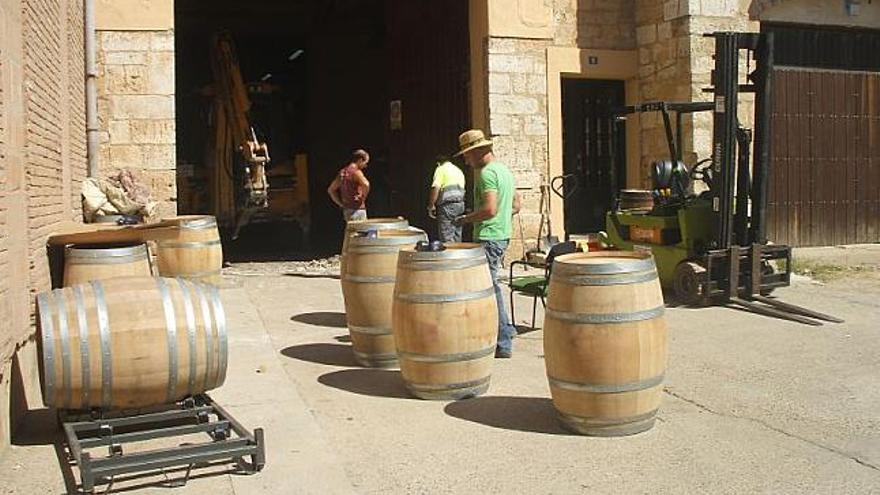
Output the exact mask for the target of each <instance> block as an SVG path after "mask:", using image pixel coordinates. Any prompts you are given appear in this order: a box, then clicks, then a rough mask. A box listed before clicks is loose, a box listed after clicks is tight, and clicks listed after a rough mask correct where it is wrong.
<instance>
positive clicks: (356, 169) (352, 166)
mask: <svg viewBox="0 0 880 495" xmlns="http://www.w3.org/2000/svg"><path fill="white" fill-rule="evenodd" d="M369 163H370V155H369V154H368V153H367V152H366V151H364V150H354V151H353V152H352V153H351V158H350V159H349V160H348V165H346V166H345V167H343V168H342V170H340V171H339V173H338V174H336V178H335V179H333V182H331V183H330V187H328V188H327V194H328V195H330V199H331V200H332V201H333V202H334V203H336V206H338V207H339V208H341V209H342V218H343V219H344V220H345V221H346V222H349V221H353V220H366V219H367V207H366V204H367V195H369V194H370V181H368V180H367V177H366V176H365V175H364V169H365V168H367V165H368V164H369Z"/></svg>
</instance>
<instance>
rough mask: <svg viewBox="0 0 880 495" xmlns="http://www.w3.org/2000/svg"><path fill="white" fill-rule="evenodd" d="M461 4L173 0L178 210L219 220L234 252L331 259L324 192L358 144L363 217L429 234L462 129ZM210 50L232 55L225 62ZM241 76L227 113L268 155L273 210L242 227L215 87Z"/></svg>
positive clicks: (233, 159)
mask: <svg viewBox="0 0 880 495" xmlns="http://www.w3.org/2000/svg"><path fill="white" fill-rule="evenodd" d="M467 4H468V2H467V1H464V0H448V1H447V0H443V1H436V0H333V1H331V0H297V1H282V0H257V1H252V2H237V1H232V0H218V1H213V2H201V1H197V0H178V1H177V2H176V6H175V10H176V12H175V16H176V26H175V29H176V45H177V46H176V49H177V74H176V78H177V95H176V98H177V101H176V103H177V163H178V172H177V185H178V205H179V206H178V208H179V213H180V214H212V215H215V216H217V217H218V220H219V221H220V223H221V225H222V226H223V232H224V234H223V235H224V237H226V238H227V239H228V240H229V244H228V245H229V248H230V249H229V251H231V252H232V253H239V255H241V256H244V257H248V256H254V255H256V253H258V252H266V251H277V250H287V251H290V252H308V253H310V254H311V255H315V254H332V253H334V252H337V251H338V247H339V245H340V242H341V238H342V230H343V226H344V224H343V220H342V216H341V214H340V211H339V210H338V208H336V207H335V205H334V204H333V203H332V202H331V201H330V199H329V198H328V197H327V193H326V189H327V186H328V185H329V183H330V182H331V181H332V180H333V178H334V177H335V174H336V172H337V171H338V170H339V169H340V168H341V167H342V166H344V165H345V164H346V163H347V159H348V156H349V154H350V153H351V151H352V150H353V149H356V148H364V149H366V150H368V151H369V153H370V155H371V161H370V166H369V168H368V169H367V172H366V174H367V177H368V179H369V181H370V184H371V191H370V195H369V198H368V202H367V210H368V212H369V215H370V216H371V217H380V216H389V215H394V216H396V215H402V216H405V217H407V218H408V219H410V221H411V222H412V223H413V224H415V225H425V224H426V222H427V216H426V212H425V207H424V205H425V203H426V200H427V194H428V187H429V185H430V177H431V174H432V172H433V168H434V164H435V157H436V156H438V155H441V154H449V153H451V152H453V151H454V150H455V146H456V139H457V136H458V133H459V132H461V131H462V130H464V129H466V128H467V127H468V126H469V124H470V100H469V94H470V93H469V92H470V87H469V86H470V69H469V63H470V62H469V58H468V57H469V55H468V53H469V40H468V6H467ZM425 25H430V26H432V29H431V30H427V29H424V28H423V27H424V26H425ZM218 40H224V41H225V42H226V45H225V47H227V51H226V53H227V55H229V54H230V53H231V56H227V57H226V58H223V59H221V58H220V56H219V55H218V53H220V52H219V51H218V42H219V41H218ZM236 71H240V74H241V77H240V80H241V81H242V82H243V83H244V87H245V88H246V95H247V98H246V100H247V103H241V102H240V101H239V102H237V106H236V107H234V108H236V109H237V110H239V111H240V113H241V114H242V115H244V117H245V119H246V124H244V126H245V127H246V128H247V129H248V130H249V131H250V129H251V128H252V129H253V131H252V134H251V133H250V132H249V133H248V134H250V137H251V138H254V139H256V140H258V141H260V142H264V143H266V144H267V146H268V153H269V155H270V157H271V161H270V162H269V164H268V166H267V167H266V176H267V178H268V184H269V188H268V206H267V207H264V208H259V209H257V211H253V212H249V213H252V214H249V215H246V216H247V218H246V221H244V222H242V221H241V219H242V210H243V209H244V207H243V206H242V204H241V203H242V202H241V196H242V194H243V191H242V188H243V186H242V179H241V177H240V175H241V173H242V172H241V171H242V170H243V169H244V167H245V165H246V164H245V163H244V162H243V159H242V157H241V153H240V152H238V149H237V145H238V144H239V142H238V141H237V140H236V139H235V138H234V137H230V136H229V135H228V133H226V134H224V130H223V128H224V124H223V119H224V118H226V119H229V118H231V117H229V115H226V116H225V117H224V116H223V115H219V114H218V110H217V101H218V99H220V98H221V96H220V95H221V93H222V92H220V91H218V89H217V87H218V84H220V82H219V81H220V80H221V79H222V78H228V77H233V76H230V74H233V73H234V72H236ZM220 113H222V112H220ZM226 113H227V114H229V113H230V112H226ZM222 183H225V184H226V185H225V186H224V185H223V184H222ZM224 188H225V189H224ZM242 223H243V225H242ZM237 227H238V229H237ZM236 230H239V231H238V232H236ZM233 237H235V240H232V238H233ZM224 247H226V246H224ZM233 255H235V254H233Z"/></svg>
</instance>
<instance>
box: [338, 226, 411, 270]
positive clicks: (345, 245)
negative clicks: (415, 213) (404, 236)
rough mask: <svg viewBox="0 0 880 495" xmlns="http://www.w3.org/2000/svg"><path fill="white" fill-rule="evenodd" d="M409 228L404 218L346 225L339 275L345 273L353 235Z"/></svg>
mask: <svg viewBox="0 0 880 495" xmlns="http://www.w3.org/2000/svg"><path fill="white" fill-rule="evenodd" d="M407 227H409V221H407V220H406V219H405V218H403V217H394V218H370V219H368V220H355V221H352V222H348V223H347V224H345V235H344V236H343V237H342V250H341V251H340V259H339V273H340V274H342V273H345V252H346V251H347V250H348V240H349V238H350V237H351V236H352V235H354V234H356V233H358V232H366V231H368V230H377V231H378V230H401V229H406V228H407Z"/></svg>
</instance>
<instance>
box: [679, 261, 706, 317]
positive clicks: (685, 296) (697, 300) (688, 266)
mask: <svg viewBox="0 0 880 495" xmlns="http://www.w3.org/2000/svg"><path fill="white" fill-rule="evenodd" d="M706 276H707V275H706V269H705V268H703V267H702V266H700V265H699V264H698V263H695V262H693V261H682V262H681V263H679V264H678V266H676V267H675V275H674V281H673V287H674V289H675V296H676V297H677V298H678V300H679V301H681V302H682V303H684V304H687V305H689V306H705V305H706V297H705V294H703V282H704V281H705V280H706Z"/></svg>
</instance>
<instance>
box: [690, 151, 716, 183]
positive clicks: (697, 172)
mask: <svg viewBox="0 0 880 495" xmlns="http://www.w3.org/2000/svg"><path fill="white" fill-rule="evenodd" d="M691 179H692V180H694V181H697V180H698V181H701V182H703V183H704V184H706V186H708V187H709V189H712V159H711V158H704V159H702V160H700V161H698V162H697V164H696V165H694V168H692V169H691Z"/></svg>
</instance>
